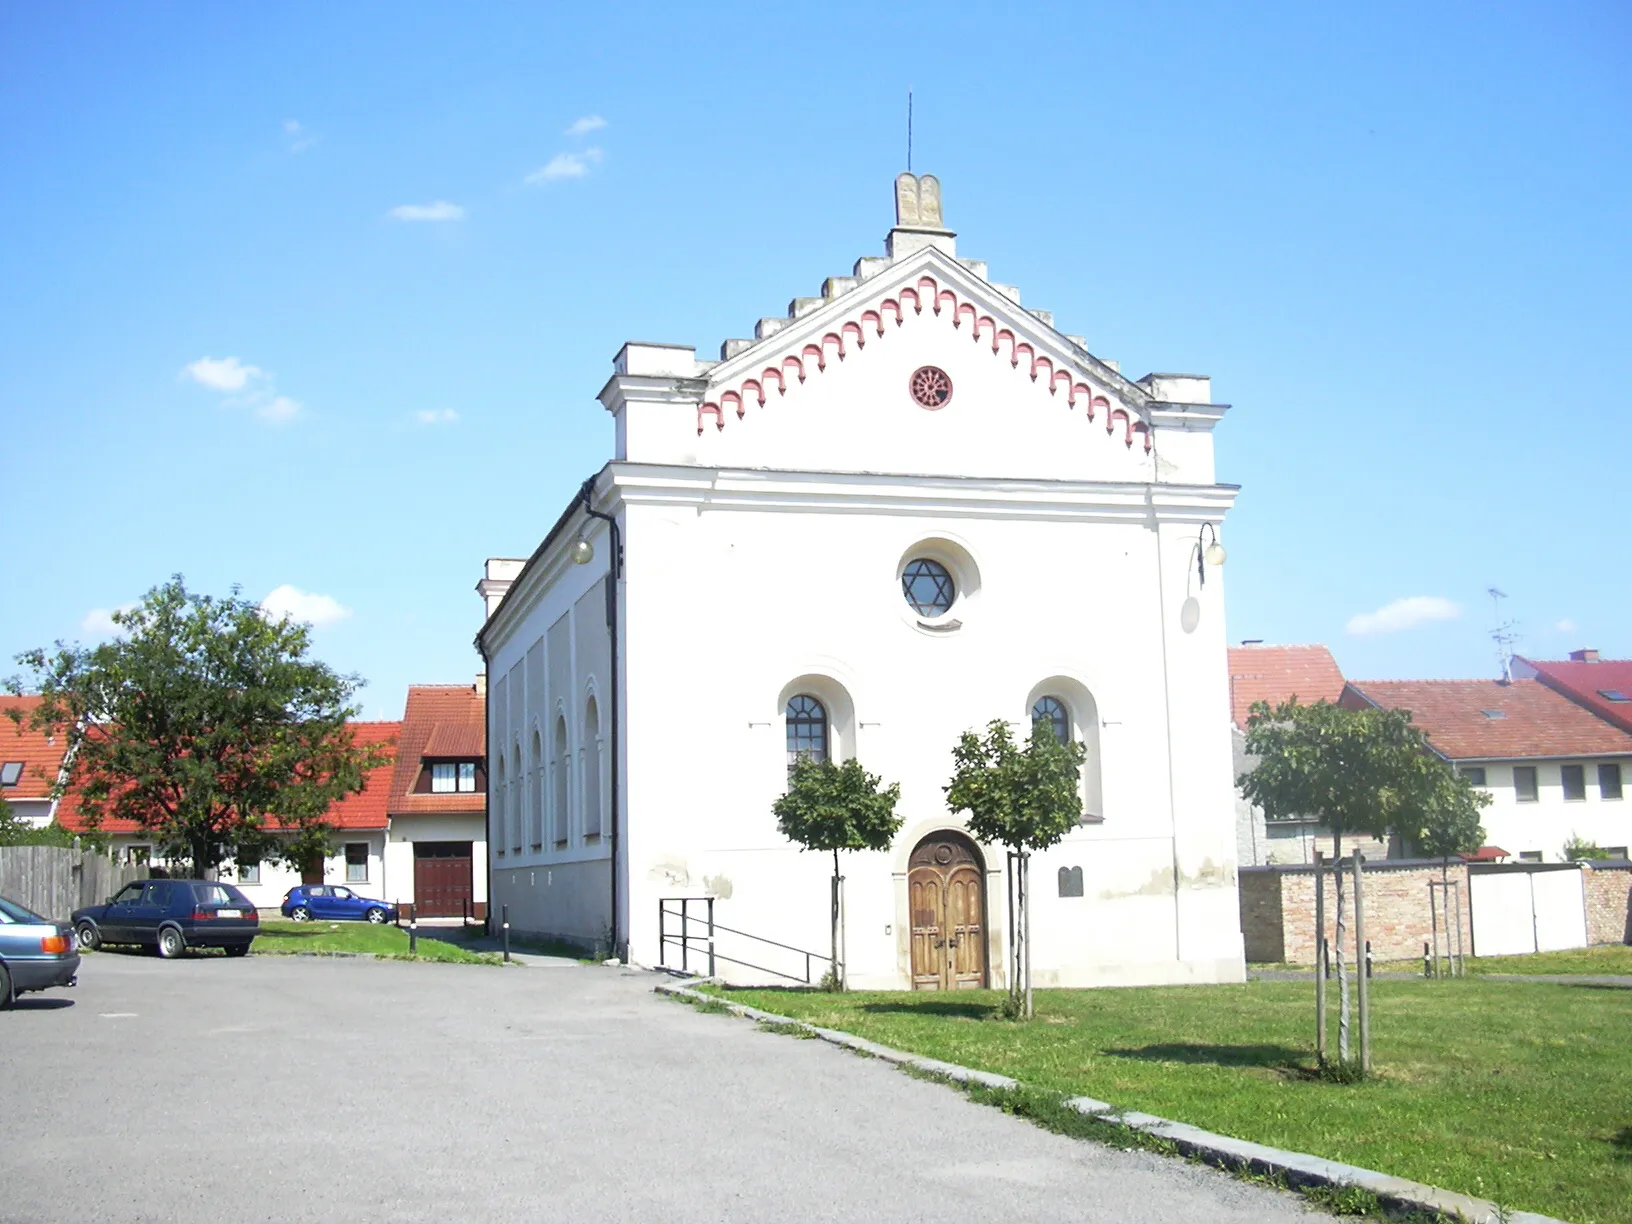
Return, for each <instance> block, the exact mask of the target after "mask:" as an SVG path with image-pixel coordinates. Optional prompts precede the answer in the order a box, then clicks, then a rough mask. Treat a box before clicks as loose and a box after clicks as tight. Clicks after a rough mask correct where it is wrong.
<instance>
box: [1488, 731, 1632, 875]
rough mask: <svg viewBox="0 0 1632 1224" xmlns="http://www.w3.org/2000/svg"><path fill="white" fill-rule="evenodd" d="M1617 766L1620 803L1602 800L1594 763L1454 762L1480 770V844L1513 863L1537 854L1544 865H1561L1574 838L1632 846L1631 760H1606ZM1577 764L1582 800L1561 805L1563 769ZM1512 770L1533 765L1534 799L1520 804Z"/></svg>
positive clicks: (1597, 762)
mask: <svg viewBox="0 0 1632 1224" xmlns="http://www.w3.org/2000/svg"><path fill="white" fill-rule="evenodd" d="M1609 760H1613V761H1614V763H1616V764H1619V765H1620V767H1621V788H1622V793H1623V794H1624V795H1625V796H1626V797H1625V798H1622V799H1605V798H1603V796H1602V794H1601V793H1600V791H1599V787H1598V765H1599V764H1600V763H1601V762H1600V760H1599V759H1582V760H1580V761H1574V762H1571V761H1458V762H1457V765H1458V766H1459V767H1466V766H1469V765H1479V766H1482V767H1483V768H1484V770H1485V787H1484V789H1485V790H1486V791H1488V792H1489V793H1490V796H1491V803H1490V806H1489V807H1487V808H1485V809H1484V811H1483V812H1482V813H1481V815H1480V820H1481V821H1482V822H1483V824H1484V826H1485V843H1486V844H1487V845H1492V846H1500V847H1501V848H1502V849H1504V850H1506V851H1507V852H1508V853H1509V854H1511V855H1513V856H1514V857H1515V858H1516V857H1517V856H1518V855H1520V854H1524V853H1540V855H1541V856H1542V857H1541V861H1542V862H1544V863H1560V862H1563V861H1564V843H1565V842H1566V841H1568V840H1569V838H1570V837H1571V836H1572V835H1574V836H1577V837H1580V838H1582V839H1584V840H1586V841H1590V842H1594V843H1596V844H1597V845H1600V846H1632V757H1619V758H1607V759H1606V760H1605V762H1603V763H1607V761H1609ZM1567 764H1579V765H1583V766H1585V770H1586V783H1587V785H1586V798H1585V799H1580V800H1566V799H1565V798H1564V783H1563V775H1562V769H1563V766H1564V765H1567ZM1515 765H1534V766H1535V768H1536V777H1537V781H1538V787H1537V796H1538V797H1537V800H1536V802H1534V803H1520V802H1519V801H1518V798H1517V792H1516V791H1515V789H1514V785H1513V769H1514V766H1515Z"/></svg>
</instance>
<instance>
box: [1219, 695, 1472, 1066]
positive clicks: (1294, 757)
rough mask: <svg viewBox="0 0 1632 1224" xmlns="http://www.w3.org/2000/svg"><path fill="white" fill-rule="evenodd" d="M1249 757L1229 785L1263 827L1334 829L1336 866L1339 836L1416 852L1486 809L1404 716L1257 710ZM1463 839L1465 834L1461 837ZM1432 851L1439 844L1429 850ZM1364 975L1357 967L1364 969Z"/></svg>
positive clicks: (1341, 987)
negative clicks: (1428, 836)
mask: <svg viewBox="0 0 1632 1224" xmlns="http://www.w3.org/2000/svg"><path fill="white" fill-rule="evenodd" d="M1246 750H1247V752H1248V754H1250V755H1252V756H1256V757H1258V758H1260V759H1259V762H1258V764H1257V766H1256V767H1255V768H1254V769H1253V770H1252V771H1251V772H1250V773H1244V774H1242V775H1241V776H1240V777H1239V778H1237V779H1236V785H1237V786H1239V787H1240V788H1241V793H1242V794H1243V795H1245V796H1246V797H1247V799H1249V800H1250V801H1251V802H1253V803H1255V804H1257V805H1258V806H1259V807H1261V808H1262V809H1263V811H1264V817H1265V819H1267V820H1292V819H1308V818H1310V817H1314V818H1315V819H1317V820H1319V821H1320V823H1321V824H1323V825H1325V826H1326V828H1328V829H1330V830H1331V834H1332V859H1333V862H1334V866H1335V864H1336V863H1338V862H1340V861H1341V859H1342V857H1343V847H1342V841H1343V836H1344V835H1345V834H1355V833H1360V834H1366V835H1369V836H1371V837H1377V838H1386V837H1387V836H1388V835H1389V834H1391V833H1394V834H1398V835H1399V836H1400V837H1402V838H1404V839H1406V840H1408V841H1411V842H1415V843H1418V844H1422V842H1423V837H1424V835H1425V833H1426V832H1427V830H1428V829H1429V828H1430V827H1432V828H1434V829H1435V830H1436V834H1435V836H1436V837H1437V836H1439V834H1440V833H1444V834H1445V835H1446V836H1450V835H1451V832H1450V831H1451V830H1453V829H1455V828H1456V827H1457V822H1458V821H1460V820H1462V819H1464V818H1465V815H1466V810H1465V808H1466V805H1468V804H1472V805H1474V806H1473V807H1472V811H1473V812H1474V816H1475V823H1477V811H1478V804H1479V803H1480V802H1481V801H1488V798H1486V797H1484V796H1477V795H1475V794H1474V793H1473V791H1472V788H1471V787H1469V785H1468V783H1467V781H1466V780H1465V779H1462V778H1459V777H1457V775H1456V773H1455V771H1454V770H1453V769H1452V768H1451V766H1450V765H1449V764H1448V763H1447V762H1446V761H1445V760H1444V759H1443V758H1442V757H1439V756H1437V755H1435V754H1434V753H1433V751H1432V750H1431V749H1430V748H1429V746H1428V741H1427V738H1426V737H1425V736H1424V735H1423V733H1422V730H1421V729H1420V728H1419V727H1416V726H1414V725H1413V724H1412V722H1411V712H1410V711H1409V710H1384V709H1378V708H1376V707H1368V708H1366V709H1361V710H1351V709H1347V708H1345V707H1343V706H1338V705H1333V704H1332V703H1331V702H1328V701H1320V702H1316V703H1315V704H1314V705H1307V706H1306V705H1300V704H1298V702H1297V701H1296V700H1292V701H1288V702H1285V703H1283V704H1282V705H1280V706H1276V707H1273V708H1272V707H1270V706H1269V705H1268V703H1266V702H1262V701H1260V702H1258V703H1257V704H1256V705H1254V706H1253V707H1252V710H1251V713H1250V716H1249V717H1248V719H1247V735H1246ZM1463 831H1464V832H1465V830H1463ZM1436 844H1439V843H1438V842H1436ZM1334 875H1335V880H1336V886H1337V912H1336V924H1335V925H1336V939H1335V940H1334V941H1333V943H1334V945H1335V951H1336V961H1337V983H1338V998H1339V1006H1338V1058H1339V1060H1340V1061H1341V1062H1343V1063H1348V1062H1349V977H1348V971H1347V967H1346V965H1345V962H1344V952H1343V940H1344V935H1345V932H1346V930H1347V921H1346V918H1345V915H1344V888H1343V872H1342V871H1341V870H1338V871H1335V872H1334ZM1362 968H1363V967H1362Z"/></svg>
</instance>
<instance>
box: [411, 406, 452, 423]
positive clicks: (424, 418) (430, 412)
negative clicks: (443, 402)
mask: <svg viewBox="0 0 1632 1224" xmlns="http://www.w3.org/2000/svg"><path fill="white" fill-rule="evenodd" d="M458 419H459V414H458V413H457V412H455V411H454V410H453V409H452V408H421V409H420V410H419V411H418V412H416V413H414V420H416V421H418V422H419V423H420V424H421V425H452V424H453V423H454V422H455V421H457V420H458Z"/></svg>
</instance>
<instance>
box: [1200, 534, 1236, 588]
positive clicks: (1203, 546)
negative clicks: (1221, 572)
mask: <svg viewBox="0 0 1632 1224" xmlns="http://www.w3.org/2000/svg"><path fill="white" fill-rule="evenodd" d="M1204 540H1205V541H1207V542H1206V543H1203V541H1204ZM1228 556H1229V554H1228V553H1227V552H1225V551H1224V545H1222V544H1220V543H1219V542H1218V531H1217V529H1216V528H1214V526H1213V525H1212V524H1211V523H1203V524H1202V525H1201V533H1200V534H1199V535H1197V536H1196V577H1197V578H1198V579H1200V581H1201V585H1202V586H1206V585H1207V566H1209V565H1212V566H1219V565H1223V564H1224V561H1225V559H1226V558H1227V557H1228Z"/></svg>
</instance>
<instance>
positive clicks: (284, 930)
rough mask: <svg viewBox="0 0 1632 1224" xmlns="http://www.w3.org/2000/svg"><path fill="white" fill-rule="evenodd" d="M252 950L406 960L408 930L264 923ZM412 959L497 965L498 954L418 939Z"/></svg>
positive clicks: (363, 925) (384, 926)
mask: <svg viewBox="0 0 1632 1224" xmlns="http://www.w3.org/2000/svg"><path fill="white" fill-rule="evenodd" d="M252 951H253V952H254V953H255V954H256V955H260V956H266V955H272V956H285V955H288V954H290V953H293V952H372V953H373V954H374V955H376V956H385V957H391V958H393V959H396V960H409V959H410V957H409V955H408V932H407V931H405V930H398V929H397V928H396V927H394V926H392V925H390V924H389V923H385V924H382V925H380V926H375V925H373V924H372V923H368V922H315V921H314V922H276V921H274V922H267V921H266V920H264V919H263V920H262V921H261V933H260V935H259V936H257V937H256V940H255V946H254V948H253V949H252ZM412 959H416V960H433V961H454V962H457V963H458V964H462V965H497V964H501V963H502V961H501V959H500V957H499V956H498V955H497V954H495V953H491V952H471V951H469V950H468V949H465V948H461V947H460V946H459V945H458V944H454V943H449V942H447V941H446V940H442V939H427V938H425V937H424V936H423V935H421V936H420V938H419V954H418V956H417V957H414V958H412Z"/></svg>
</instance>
